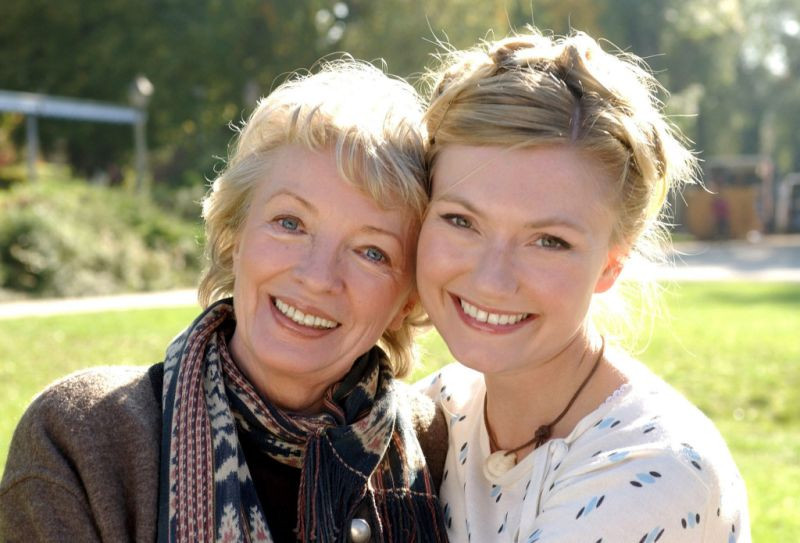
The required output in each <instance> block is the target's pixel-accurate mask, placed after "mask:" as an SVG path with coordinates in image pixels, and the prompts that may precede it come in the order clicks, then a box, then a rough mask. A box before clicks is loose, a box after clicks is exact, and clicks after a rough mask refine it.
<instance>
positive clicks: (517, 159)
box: [417, 145, 620, 373]
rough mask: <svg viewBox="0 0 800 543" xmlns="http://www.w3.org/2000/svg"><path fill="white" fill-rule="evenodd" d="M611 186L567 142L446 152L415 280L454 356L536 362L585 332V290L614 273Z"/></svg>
mask: <svg viewBox="0 0 800 543" xmlns="http://www.w3.org/2000/svg"><path fill="white" fill-rule="evenodd" d="M611 186H612V179H611V178H610V175H609V174H608V173H606V171H605V170H604V169H603V167H602V165H601V164H600V163H599V162H598V161H597V160H596V159H594V158H593V157H591V156H589V155H587V154H585V153H583V152H581V151H579V150H577V149H575V148H573V147H569V146H566V145H564V146H548V147H538V148H529V149H516V150H509V149H507V148H503V147H492V146H488V147H476V146H459V145H452V146H447V147H445V148H444V149H443V150H442V152H441V153H440V155H439V157H438V159H437V164H436V167H435V170H434V172H433V196H432V199H431V204H430V207H429V210H428V214H427V216H426V218H425V221H424V223H423V225H422V231H421V233H420V238H419V247H418V258H417V263H418V264H417V282H418V289H419V294H420V297H421V298H422V303H423V305H424V306H425V309H426V310H427V311H428V314H429V315H430V317H431V319H432V321H433V324H434V325H435V326H436V328H437V329H438V330H439V332H440V334H441V335H442V337H443V338H444V340H445V342H446V343H447V345H448V347H449V348H450V351H451V352H452V354H453V355H454V356H455V358H456V359H457V360H459V361H460V362H462V363H463V364H465V365H467V366H469V367H471V368H473V369H476V370H478V371H481V372H484V373H503V372H509V371H516V370H521V369H525V368H528V367H535V366H536V365H539V364H541V363H543V362H545V361H547V360H549V359H551V358H552V357H553V356H555V355H556V354H558V353H559V352H561V350H562V349H563V348H564V347H566V345H567V344H568V343H569V342H570V340H572V339H573V338H575V336H576V334H579V333H582V332H584V331H585V327H584V323H585V322H586V318H587V312H588V310H589V304H590V302H591V299H592V295H593V294H594V293H596V292H602V291H605V290H607V289H608V288H610V287H611V286H612V285H613V283H614V281H615V280H616V277H617V275H618V273H619V269H620V267H619V256H620V255H619V254H618V251H616V250H615V249H614V248H612V247H611V244H610V240H611V233H612V227H613V224H614V219H615V215H614V212H613V206H612V205H611V203H610V198H611V197H610V190H611V189H610V187H611Z"/></svg>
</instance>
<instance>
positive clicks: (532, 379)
mask: <svg viewBox="0 0 800 543" xmlns="http://www.w3.org/2000/svg"><path fill="white" fill-rule="evenodd" d="M601 345H602V341H601V339H600V337H599V335H596V334H592V335H590V334H588V333H581V334H579V335H577V336H576V337H575V338H574V339H573V340H571V341H570V343H569V344H568V345H567V346H566V347H565V348H564V349H562V350H561V352H559V353H558V354H556V355H555V356H553V357H552V358H551V359H549V360H546V361H543V362H542V363H541V364H538V365H536V366H533V367H530V368H525V369H523V370H519V371H515V372H513V373H512V372H509V373H505V374H488V375H485V376H484V381H485V383H486V394H487V398H486V399H487V406H486V416H487V418H488V423H489V425H490V426H491V429H492V430H493V433H494V436H495V438H496V442H497V446H498V447H499V448H500V449H504V450H510V449H514V448H516V447H518V446H519V445H521V444H522V443H524V442H526V441H528V440H529V439H530V438H532V437H533V435H534V433H535V432H536V429H537V428H539V427H540V426H542V425H547V424H550V423H552V422H553V421H554V420H555V419H556V418H557V417H558V416H559V414H560V413H561V412H562V411H563V410H564V408H565V407H566V406H567V405H568V404H569V402H570V399H571V398H572V397H573V396H574V395H575V393H576V391H577V390H578V388H579V387H580V386H581V383H583V381H584V380H586V378H587V377H588V376H589V374H590V372H591V370H592V367H593V366H594V364H595V362H598V366H597V369H596V370H595V372H594V373H593V374H592V376H591V377H590V378H589V380H588V381H587V383H586V386H585V387H584V388H583V390H581V392H580V394H579V395H578V396H577V397H576V398H575V402H574V404H573V405H572V406H571V407H570V408H569V410H568V411H567V412H566V413H565V414H564V416H563V418H562V419H561V420H560V421H559V422H558V423H556V424H555V425H554V426H553V428H552V437H553V438H558V437H566V436H567V435H569V433H570V432H571V431H572V429H573V428H574V427H575V425H576V424H577V423H578V422H579V421H580V420H581V419H582V418H583V417H584V416H586V415H587V414H589V413H590V412H591V411H593V410H594V409H596V408H597V406H599V405H600V404H601V403H602V402H603V401H604V400H605V398H607V397H608V395H609V394H611V393H612V392H613V391H614V390H615V389H616V388H618V387H619V386H620V385H621V384H622V382H621V381H619V378H620V377H619V375H618V374H617V373H616V372H615V371H614V370H613V368H612V367H611V366H610V365H609V364H608V363H607V361H605V360H599V361H598V357H599V356H600V355H601ZM531 450H533V446H532V445H531V446H529V447H526V448H525V449H523V450H521V451H520V453H519V454H518V458H522V457H524V456H525V455H526V454H527V453H529V452H530V451H531Z"/></svg>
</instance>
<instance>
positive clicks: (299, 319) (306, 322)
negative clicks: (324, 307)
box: [275, 298, 338, 328]
mask: <svg viewBox="0 0 800 543" xmlns="http://www.w3.org/2000/svg"><path fill="white" fill-rule="evenodd" d="M275 307H277V308H278V311H280V312H281V313H283V314H284V315H286V316H287V317H289V318H290V319H292V320H293V321H294V322H296V323H297V324H302V325H303V326H308V327H311V328H336V327H337V326H338V324H337V323H335V322H333V321H329V320H328V319H323V318H322V317H318V316H316V315H309V314H305V313H303V312H302V311H300V310H299V309H297V308H296V307H293V306H291V305H289V304H287V303H286V302H284V301H281V300H279V299H278V298H275Z"/></svg>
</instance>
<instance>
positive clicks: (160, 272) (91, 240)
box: [0, 180, 201, 296]
mask: <svg viewBox="0 0 800 543" xmlns="http://www.w3.org/2000/svg"><path fill="white" fill-rule="evenodd" d="M198 234H199V226H198V224H197V222H195V223H192V222H188V221H185V220H181V219H178V218H175V217H173V216H171V215H170V214H168V213H166V212H164V211H163V210H161V209H159V208H158V207H156V206H155V204H153V203H152V202H151V201H149V200H147V199H146V198H143V197H136V196H131V195H128V194H126V193H124V192H122V191H121V190H119V189H112V188H104V187H98V186H94V185H88V184H86V183H85V182H79V181H74V180H60V181H49V182H41V183H30V184H18V185H16V186H15V187H14V188H12V189H11V190H9V191H7V192H4V193H0V288H4V289H9V290H15V291H21V292H26V293H29V294H32V295H39V296H73V295H84V294H105V293H111V292H120V291H133V290H153V289H161V288H171V287H176V286H185V285H190V284H193V283H194V282H195V281H196V278H197V276H198V274H199V267H200V262H201V260H200V248H199V244H198V240H197V238H198Z"/></svg>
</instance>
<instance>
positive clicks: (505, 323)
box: [450, 294, 537, 334]
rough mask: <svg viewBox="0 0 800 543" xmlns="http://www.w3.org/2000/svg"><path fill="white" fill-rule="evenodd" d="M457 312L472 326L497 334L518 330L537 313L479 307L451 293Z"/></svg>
mask: <svg viewBox="0 0 800 543" xmlns="http://www.w3.org/2000/svg"><path fill="white" fill-rule="evenodd" d="M450 296H451V298H452V299H453V304H454V305H455V307H456V312H457V313H458V315H459V316H460V317H461V320H463V321H464V322H465V323H466V324H467V325H469V326H471V327H472V328H475V329H478V330H481V331H485V332H492V333H497V334H503V333H509V332H513V331H515V330H518V329H519V328H521V327H522V326H524V325H525V324H527V323H528V322H530V321H531V320H533V319H535V318H536V317H537V315H534V314H532V313H511V312H504V311H497V310H491V309H489V308H483V307H479V306H477V305H475V304H473V303H471V302H468V301H466V300H464V299H463V298H461V297H459V296H456V295H455V294H451V295H450Z"/></svg>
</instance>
